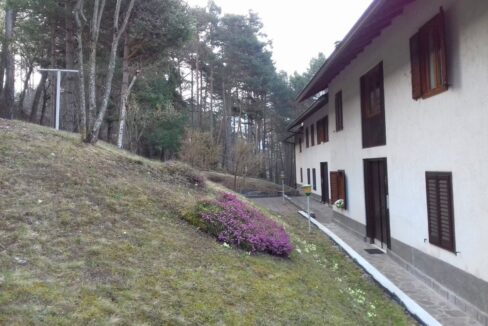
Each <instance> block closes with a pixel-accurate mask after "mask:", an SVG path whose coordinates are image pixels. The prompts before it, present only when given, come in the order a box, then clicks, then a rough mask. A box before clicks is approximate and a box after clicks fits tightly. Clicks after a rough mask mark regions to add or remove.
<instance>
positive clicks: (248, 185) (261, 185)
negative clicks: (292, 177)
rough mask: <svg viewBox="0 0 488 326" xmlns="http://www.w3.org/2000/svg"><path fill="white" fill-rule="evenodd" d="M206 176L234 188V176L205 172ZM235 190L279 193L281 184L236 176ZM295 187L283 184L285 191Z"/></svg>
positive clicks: (291, 191) (292, 190) (244, 192)
mask: <svg viewBox="0 0 488 326" xmlns="http://www.w3.org/2000/svg"><path fill="white" fill-rule="evenodd" d="M205 175H206V177H207V178H208V179H209V180H210V181H212V182H215V183H218V184H221V185H222V186H224V187H226V188H227V189H234V176H233V175H230V174H225V173H220V172H213V171H212V172H206V173H205ZM237 188H238V189H237V191H238V192H240V193H243V194H246V193H253V192H254V193H264V194H276V193H281V191H282V188H281V185H278V184H276V183H273V182H270V181H267V180H263V179H256V178H249V177H247V178H243V177H237ZM295 191H296V190H295V189H293V188H291V187H288V186H285V192H287V193H295Z"/></svg>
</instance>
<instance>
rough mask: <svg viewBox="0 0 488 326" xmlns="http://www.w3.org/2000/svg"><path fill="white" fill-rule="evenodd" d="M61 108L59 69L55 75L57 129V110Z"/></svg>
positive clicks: (57, 127) (57, 126) (57, 123)
mask: <svg viewBox="0 0 488 326" xmlns="http://www.w3.org/2000/svg"><path fill="white" fill-rule="evenodd" d="M60 110H61V71H60V70H58V71H57V77H56V130H59V112H60Z"/></svg>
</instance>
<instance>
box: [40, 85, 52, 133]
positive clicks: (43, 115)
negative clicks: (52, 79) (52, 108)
mask: <svg viewBox="0 0 488 326" xmlns="http://www.w3.org/2000/svg"><path fill="white" fill-rule="evenodd" d="M49 87H50V85H49V81H48V82H47V84H45V85H44V89H43V91H42V93H43V97H42V107H41V118H40V120H39V124H40V125H41V126H42V125H44V120H45V119H46V111H47V110H46V108H47V101H48V100H49V98H50V97H49V94H48V90H49Z"/></svg>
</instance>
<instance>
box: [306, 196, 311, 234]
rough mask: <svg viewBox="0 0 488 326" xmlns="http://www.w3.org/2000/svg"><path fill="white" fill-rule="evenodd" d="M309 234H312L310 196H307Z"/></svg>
mask: <svg viewBox="0 0 488 326" xmlns="http://www.w3.org/2000/svg"><path fill="white" fill-rule="evenodd" d="M307 215H308V233H310V231H311V228H310V196H307Z"/></svg>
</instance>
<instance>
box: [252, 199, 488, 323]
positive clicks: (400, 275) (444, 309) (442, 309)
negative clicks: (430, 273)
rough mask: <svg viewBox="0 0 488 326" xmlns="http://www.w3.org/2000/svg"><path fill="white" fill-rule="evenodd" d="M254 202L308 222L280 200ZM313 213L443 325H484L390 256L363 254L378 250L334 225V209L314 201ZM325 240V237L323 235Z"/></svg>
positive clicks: (300, 203)
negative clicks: (368, 250) (369, 250)
mask: <svg viewBox="0 0 488 326" xmlns="http://www.w3.org/2000/svg"><path fill="white" fill-rule="evenodd" d="M292 200H293V201H294V204H295V205H297V206H299V207H302V208H305V207H306V204H305V198H304V197H293V199H292ZM254 201H255V202H256V203H257V204H259V205H261V206H264V207H266V208H268V209H271V210H272V211H275V212H278V213H280V214H296V216H297V218H299V219H303V221H304V223H305V222H306V220H305V219H304V218H303V217H301V216H300V215H298V214H297V208H296V207H295V206H294V205H292V204H290V203H289V202H286V203H285V204H284V203H283V200H282V199H281V198H260V199H254ZM310 210H311V211H312V212H313V213H315V219H316V220H317V221H319V222H320V223H321V224H323V225H324V226H326V227H327V228H328V229H330V230H331V231H332V232H334V233H335V234H336V235H337V236H339V237H340V238H341V239H342V240H343V241H344V242H346V243H347V244H348V245H349V246H351V247H352V248H353V249H354V250H355V251H356V252H357V253H359V254H360V255H361V256H362V257H363V258H364V259H366V260H367V261H368V262H369V263H370V264H371V265H373V266H374V267H375V268H376V269H378V270H379V271H380V272H381V273H382V274H383V275H385V276H386V277H387V278H389V279H390V281H392V282H393V283H394V284H395V285H396V286H397V287H399V288H400V289H401V290H402V291H403V292H405V293H406V294H407V295H408V296H409V297H410V298H411V299H413V300H414V301H415V302H417V304H419V305H420V306H421V307H422V308H423V309H425V310H426V311H427V312H429V313H430V314H431V315H432V316H433V317H434V318H435V319H437V320H438V321H439V322H440V323H441V324H443V325H446V326H450V325H455V326H464V325H477V326H478V325H481V324H479V323H478V322H477V321H476V320H475V319H473V318H470V317H469V316H468V315H467V314H466V313H465V312H463V311H461V310H460V309H458V308H457V307H455V306H454V305H453V304H451V303H450V302H449V301H447V300H446V299H445V298H443V297H442V296H440V295H439V294H437V293H436V292H434V291H433V290H432V289H430V288H428V287H427V286H426V285H424V283H423V282H422V281H421V280H419V279H418V278H416V277H415V276H414V275H413V274H411V273H410V272H408V271H407V270H406V269H404V268H403V267H402V266H401V265H399V264H398V263H397V262H395V261H394V260H393V259H392V258H391V257H389V256H388V255H384V254H383V255H371V254H368V253H367V252H366V251H364V249H373V248H375V247H373V246H372V245H370V244H369V243H367V242H365V241H364V240H363V239H361V238H360V237H358V236H357V235H355V234H353V233H352V232H350V231H348V230H347V229H345V228H343V227H342V226H340V225H338V224H337V223H334V222H333V218H332V209H330V208H328V207H327V206H325V205H322V204H320V203H318V202H316V201H314V200H311V201H310ZM324 236H326V235H325V234H324Z"/></svg>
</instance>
